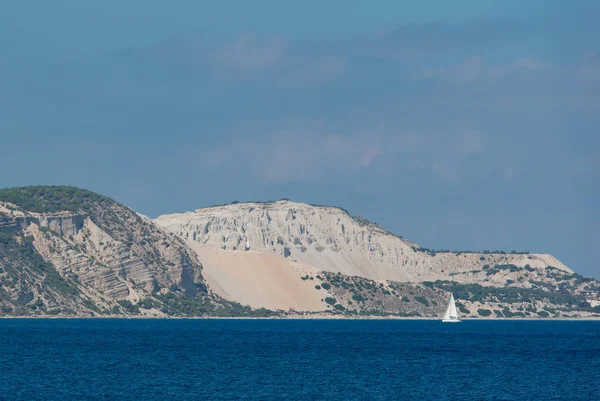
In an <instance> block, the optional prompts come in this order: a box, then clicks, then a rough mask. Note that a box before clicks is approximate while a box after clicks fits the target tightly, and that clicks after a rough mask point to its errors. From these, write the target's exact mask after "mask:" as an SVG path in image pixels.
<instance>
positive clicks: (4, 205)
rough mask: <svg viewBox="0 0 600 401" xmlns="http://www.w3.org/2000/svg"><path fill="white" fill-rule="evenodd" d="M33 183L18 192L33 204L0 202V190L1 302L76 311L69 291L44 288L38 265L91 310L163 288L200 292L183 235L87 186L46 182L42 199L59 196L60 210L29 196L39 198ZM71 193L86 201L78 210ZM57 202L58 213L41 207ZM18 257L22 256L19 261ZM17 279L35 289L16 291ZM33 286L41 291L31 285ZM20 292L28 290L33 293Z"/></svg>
mask: <svg viewBox="0 0 600 401" xmlns="http://www.w3.org/2000/svg"><path fill="white" fill-rule="evenodd" d="M38 188H39V187H33V188H31V189H29V188H24V189H22V190H21V191H30V192H31V196H28V197H24V198H25V199H26V200H27V202H28V203H31V204H32V206H31V208H32V209H34V210H28V209H26V208H25V207H23V206H21V205H20V204H17V203H15V202H8V201H5V200H3V199H2V196H3V191H2V190H0V235H2V236H3V237H2V238H3V241H4V242H6V244H7V245H6V247H5V248H4V251H2V250H1V249H0V283H4V284H3V286H2V287H1V288H0V304H2V301H1V299H2V291H4V292H5V293H7V294H8V293H10V294H11V295H10V296H7V297H6V299H7V300H8V299H13V300H16V301H18V302H17V304H15V305H16V306H15V305H13V306H12V308H16V307H17V306H18V305H21V304H23V305H30V304H31V303H32V302H36V301H39V302H40V304H43V305H54V306H55V307H56V308H62V309H60V310H62V311H68V312H69V313H76V312H77V311H78V310H82V304H81V302H75V300H71V295H73V294H69V291H70V290H69V291H67V292H66V293H65V294H56V293H52V292H51V293H47V292H45V291H44V290H43V287H44V286H45V284H44V283H45V281H47V280H49V276H48V274H47V272H45V270H44V269H50V268H51V269H52V271H53V273H51V274H52V275H54V274H56V275H57V277H54V279H56V280H63V281H64V282H65V283H66V285H68V286H70V287H72V288H73V289H74V290H76V291H77V293H78V294H79V295H78V296H81V297H84V298H85V299H87V303H88V306H90V307H89V308H87V310H90V308H91V310H92V311H94V310H95V311H96V312H97V311H98V310H102V308H101V307H100V305H102V307H104V308H108V309H110V308H112V307H116V308H117V309H119V310H120V311H121V312H123V310H122V305H121V304H120V303H119V302H122V301H123V302H124V301H127V302H129V303H136V302H138V301H140V300H143V299H145V298H148V297H151V296H153V295H160V294H166V293H169V292H175V293H182V294H186V296H190V297H195V296H196V295H197V294H198V293H199V292H201V293H203V294H207V287H206V285H205V284H204V279H203V277H202V265H201V263H200V262H199V260H198V259H197V257H196V255H195V254H194V253H193V252H190V251H189V250H188V248H187V247H186V246H185V244H184V243H183V241H182V240H180V239H179V238H176V237H174V236H173V235H171V234H169V233H167V232H165V231H164V230H162V229H161V228H159V227H157V226H156V225H155V224H154V223H152V221H150V220H149V219H148V218H144V217H142V216H140V215H138V214H137V213H135V212H134V211H132V210H131V209H129V208H127V207H125V206H123V205H120V204H118V203H116V202H114V201H112V200H109V199H108V198H104V197H100V196H98V195H95V194H92V193H88V192H87V191H83V190H76V189H71V188H68V187H66V188H67V189H64V188H65V187H57V188H54V187H45V188H44V189H43V193H44V196H45V197H50V196H49V195H48V194H49V193H50V194H51V196H52V198H51V199H56V198H61V197H62V198H66V199H67V200H68V201H70V202H71V204H70V205H69V206H70V208H71V209H72V210H64V211H60V206H61V205H60V204H58V205H57V204H53V203H49V201H45V202H42V200H40V201H38V202H35V199H34V200H33V201H32V200H31V198H32V197H35V196H39V197H40V198H42V196H40V195H39V192H40V190H39V189H38ZM48 188H49V189H48ZM65 192H67V194H65ZM82 193H83V194H82ZM88 194H90V195H88ZM11 195H12V196H13V197H14V195H13V192H9V193H8V195H6V196H7V197H10V196H11ZM77 196H79V197H80V198H82V199H84V200H85V199H93V201H89V202H84V201H82V202H81V205H80V209H81V210H77V204H75V205H73V204H72V203H73V202H72V201H71V199H73V198H75V197H77ZM44 200H45V198H44ZM57 208H58V209H59V211H52V212H45V211H44V210H45V209H52V210H54V209H57ZM73 209H74V210H73ZM9 255H10V257H9ZM19 255H20V256H19ZM2 256H4V258H3V257H2ZM17 257H19V258H21V259H22V260H21V259H19V260H21V261H20V262H19V263H18V264H17V263H16V261H15V258H17ZM44 263H45V264H44ZM14 266H19V269H15V268H14ZM25 277H26V278H27V279H26V280H25V279H24V278H25ZM56 280H55V281H56ZM22 282H23V283H24V282H28V283H29V284H28V285H23V287H27V288H29V287H33V288H34V290H32V289H31V288H29V290H28V291H22V290H21V289H20V287H22V285H21V284H20V283H22ZM38 287H39V288H42V290H39V291H37V290H35V288H38ZM63 287H64V286H63ZM65 288H66V287H65ZM63 289H64V288H63ZM22 293H23V294H32V295H31V296H33V298H32V299H29V297H30V296H29V295H27V296H25V295H23V294H22ZM15 294H17V295H15ZM18 294H21V295H18ZM16 301H15V302H16ZM25 301H26V302H25ZM55 301H56V302H55ZM11 302H12V301H11ZM92 305H94V306H93V307H92ZM125 305H129V304H128V303H126V304H125ZM6 308H8V306H6ZM134 309H135V308H134ZM25 310H27V309H25ZM83 310H86V307H83Z"/></svg>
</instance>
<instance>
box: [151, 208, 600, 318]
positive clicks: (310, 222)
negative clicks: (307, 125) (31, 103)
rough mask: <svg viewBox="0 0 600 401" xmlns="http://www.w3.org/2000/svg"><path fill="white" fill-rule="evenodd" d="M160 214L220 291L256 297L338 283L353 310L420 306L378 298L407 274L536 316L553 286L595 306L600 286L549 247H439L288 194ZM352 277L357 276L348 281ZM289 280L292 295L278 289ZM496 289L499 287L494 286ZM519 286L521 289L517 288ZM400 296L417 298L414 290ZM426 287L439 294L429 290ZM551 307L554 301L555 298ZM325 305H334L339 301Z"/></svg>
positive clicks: (308, 303)
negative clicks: (537, 250) (590, 296)
mask: <svg viewBox="0 0 600 401" xmlns="http://www.w3.org/2000/svg"><path fill="white" fill-rule="evenodd" d="M155 222H156V223H157V224H158V225H160V226H162V227H164V228H165V229H167V230H169V231H170V232H172V233H173V234H176V235H177V236H179V237H180V238H182V239H183V240H185V241H186V242H187V244H188V245H189V246H190V247H191V248H192V249H194V250H195V251H196V252H197V253H198V255H199V257H200V259H201V260H202V261H203V263H204V266H205V270H204V272H205V277H206V279H207V282H208V283H209V285H210V286H211V287H212V288H214V289H215V291H216V292H217V293H219V294H220V295H222V296H223V297H226V298H228V299H232V300H236V301H239V302H242V303H248V304H250V305H252V306H259V305H263V306H264V305H268V306H270V307H279V308H285V307H286V306H288V307H293V308H298V307H300V308H304V309H308V310H313V309H315V308H317V309H318V308H319V307H322V306H320V305H315V302H316V301H315V300H319V301H321V300H324V299H325V298H326V297H327V296H328V295H331V294H332V292H334V293H338V298H340V297H343V298H344V299H346V298H347V302H345V303H341V304H340V305H341V306H340V307H338V308H339V310H341V307H344V310H345V311H348V310H350V311H355V312H356V313H360V312H361V311H362V312H363V313H365V312H366V311H368V310H378V311H379V312H385V313H394V312H396V313H402V314H407V313H415V312H417V311H416V310H415V309H414V308H412V307H411V306H410V305H408V303H406V304H402V303H397V302H391V303H389V307H385V308H383V307H380V308H379V309H377V304H378V302H379V301H381V304H380V306H381V305H384V304H386V302H387V301H385V300H384V298H385V297H386V296H389V294H387V293H388V292H389V293H390V294H391V291H392V290H391V288H392V287H393V286H399V285H400V284H397V283H411V285H412V286H413V287H414V288H419V289H423V287H427V288H428V289H433V290H436V291H439V293H442V294H443V293H445V294H448V293H447V292H446V291H448V290H449V289H453V291H457V292H460V293H461V295H462V301H461V302H462V306H463V314H466V315H471V316H479V315H480V314H478V310H479V309H488V310H489V311H490V313H492V310H494V311H495V310H498V311H499V312H498V313H497V314H495V315H494V314H492V316H499V317H501V316H504V317H513V316H520V314H522V315H523V316H530V317H533V316H539V315H538V314H537V311H538V309H539V311H540V312H542V309H541V308H543V307H542V304H543V305H544V306H546V303H545V302H546V301H545V300H547V299H548V296H549V295H548V293H552V294H554V295H556V296H559V295H560V296H564V297H565V299H562V298H561V299H555V300H554V301H556V302H559V303H560V302H564V304H565V305H567V304H569V305H571V304H577V305H579V304H580V306H581V308H580V309H581V312H582V313H584V314H585V313H587V312H586V311H589V313H593V310H592V306H591V304H590V303H589V302H588V303H586V301H585V300H584V298H585V297H584V294H587V292H586V291H588V290H590V289H591V290H592V292H594V291H597V290H598V289H599V288H600V287H598V282H596V281H595V280H592V279H585V278H583V277H581V276H579V275H577V274H575V273H574V272H573V271H572V270H571V269H569V268H568V267H567V266H565V265H564V264H563V263H561V262H560V261H559V260H557V259H556V258H554V257H553V256H551V255H547V254H530V253H528V252H512V253H506V252H501V251H495V252H491V251H485V252H470V251H467V252H465V251H457V252H451V251H434V250H430V249H427V248H423V247H421V246H419V245H417V244H415V243H413V242H411V241H409V240H408V239H405V238H403V237H401V236H399V235H396V234H393V233H391V232H389V231H387V230H385V229H384V228H382V227H380V226H379V225H377V224H375V223H372V222H369V221H368V220H366V219H363V218H360V217H355V216H351V215H350V214H349V213H348V212H347V211H346V210H344V209H342V208H339V207H331V206H318V205H308V204H302V203H295V202H292V201H289V200H287V199H286V200H281V201H270V202H247V203H240V202H234V203H232V204H229V205H220V206H213V207H205V208H201V209H198V210H196V211H193V212H187V213H177V214H170V215H165V216H160V217H158V218H157V219H156V220H155ZM267 255H268V256H267ZM282 272H285V273H286V274H285V275H283V274H282ZM290 272H295V273H294V274H295V275H292V274H291V273H290ZM334 273H335V274H334ZM332 274H334V275H333V276H332ZM336 275H337V276H336ZM317 276H318V277H317ZM297 277H308V279H306V280H305V281H310V284H311V287H315V286H320V287H321V290H320V291H313V293H312V294H309V295H300V294H305V291H306V289H305V288H303V285H304V284H303V283H302V282H301V281H300V282H299V281H298V280H297ZM332 277H343V279H340V280H341V281H340V284H339V286H340V288H339V289H340V291H338V290H336V289H335V286H334V287H333V289H331V290H329V291H325V290H323V289H322V288H323V286H322V285H321V283H322V282H323V283H325V285H326V286H327V285H328V284H327V283H328V282H329V281H327V280H328V278H332ZM352 277H356V279H351V278H352ZM364 280H369V281H372V282H374V283H377V284H376V286H377V288H383V289H384V290H383V291H379V292H380V294H379V295H378V297H379V298H380V299H373V296H368V295H367V300H371V299H372V300H373V301H374V302H372V304H371V303H369V302H368V301H364V300H361V301H359V302H356V300H355V301H354V302H352V298H353V296H354V298H358V299H361V298H364V296H363V295H364V294H363V293H362V292H361V290H364V288H366V286H365V285H363V284H360V285H358V284H357V283H358V282H359V281H364ZM338 281H339V280H338ZM349 281H354V284H348V282H349ZM342 282H345V283H346V284H341V283H342ZM266 283H268V284H266ZM249 285H251V286H255V287H257V291H250V290H249V288H248V286H249ZM457 285H458V286H459V287H460V288H457V287H456V286H457ZM357 286H358V287H360V290H359V289H357ZM382 286H383V287H382ZM345 287H349V288H345ZM367 287H368V286H367ZM405 287H406V286H403V287H402V288H405ZM283 288H286V290H285V293H286V294H287V295H288V297H287V298H286V297H284V296H283V294H281V292H282V289H283ZM341 289H345V290H348V291H341ZM405 289H406V288H405ZM498 289H500V290H501V291H500V292H498ZM415 291H416V290H413V291H412V292H415ZM346 292H347V293H348V294H345V293H346ZM395 292H396V295H395V296H394V297H393V298H396V299H402V296H403V294H401V293H400V292H399V291H395ZM409 292H410V291H409ZM295 293H298V297H299V298H294V299H290V296H289V295H290V294H295ZM342 293H344V294H345V295H344V294H342ZM492 293H494V294H496V295H489V294H492ZM516 293H518V294H520V295H518V296H517V297H516V298H515V295H514V294H516ZM361 294H363V295H361ZM503 294H504V295H503ZM334 295H335V294H334ZM392 295H393V294H392ZM554 295H553V296H554ZM404 296H405V297H407V298H411V297H410V294H404ZM423 296H429V297H433V294H432V293H428V294H424V295H423ZM446 296H447V295H446ZM569 297H572V298H569ZM375 298H377V297H375ZM559 298H560V297H559ZM567 298H568V299H567ZM503 299H506V300H509V299H510V300H511V302H512V305H505V303H504V302H502V300H503ZM516 299H520V300H522V301H523V302H524V303H530V304H531V305H535V306H531V305H530V306H529V309H531V310H530V311H526V310H525V307H524V306H523V305H522V303H523V302H519V305H516ZM322 302H324V301H322ZM436 302H437V301H436ZM592 303H594V302H592ZM413 305H414V304H413ZM561 305H562V304H561ZM326 306H327V305H326ZM505 308H508V310H507V311H506V313H504V312H502V311H503V310H504V309H505ZM519 308H522V310H521V309H519ZM548 308H550V310H552V311H554V310H555V308H554V307H552V306H548ZM586 308H587V309H586ZM328 309H330V310H334V309H335V304H334V305H330V306H328ZM574 309H577V308H575V307H571V306H568V307H565V314H566V315H569V314H570V313H571V312H573V313H576V312H575V311H574ZM584 309H586V310H584ZM533 310H535V313H533V312H532V311H533ZM572 310H573V311H572ZM430 312H432V311H430ZM420 313H424V311H420ZM483 313H484V314H485V313H486V312H483ZM515 314H516V315H515ZM559 314H560V313H559ZM542 315H545V313H543V312H542ZM552 315H554V312H553V313H552Z"/></svg>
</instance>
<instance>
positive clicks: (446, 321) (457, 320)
mask: <svg viewBox="0 0 600 401" xmlns="http://www.w3.org/2000/svg"><path fill="white" fill-rule="evenodd" d="M442 323H460V319H442Z"/></svg>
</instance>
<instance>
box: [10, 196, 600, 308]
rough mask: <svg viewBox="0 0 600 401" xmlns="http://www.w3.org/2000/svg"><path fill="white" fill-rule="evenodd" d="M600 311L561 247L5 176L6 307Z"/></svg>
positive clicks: (287, 204) (296, 206) (594, 289)
mask: <svg viewBox="0 0 600 401" xmlns="http://www.w3.org/2000/svg"><path fill="white" fill-rule="evenodd" d="M450 292H452V293H453V294H454V296H455V298H457V306H458V308H459V311H460V313H461V315H462V316H463V317H492V318H493V317H523V318H547V317H573V318H581V317H594V316H600V306H597V305H596V303H600V301H598V300H597V296H598V293H600V283H599V282H598V281H596V280H593V279H588V278H584V277H581V276H580V275H578V274H576V273H573V271H571V270H570V269H569V268H568V267H566V266H565V265H563V264H562V263H561V262H560V261H558V260H556V259H555V258H553V257H552V256H550V255H545V254H528V253H519V254H517V253H514V254H506V253H502V252H485V253H474V252H449V251H437V252H436V251H433V250H429V249H426V248H422V247H420V246H419V245H417V244H415V243H413V242H410V241H409V240H406V239H404V238H402V237H400V236H398V235H395V234H393V233H390V232H389V231H387V230H385V229H383V228H382V227H380V226H378V225H376V224H374V223H371V222H369V221H367V220H365V219H362V218H358V217H353V216H351V215H349V214H348V213H347V212H346V211H345V210H344V209H341V208H337V207H327V206H312V205H306V204H300V203H294V202H291V201H289V200H282V201H273V202H251V203H239V202H236V203H234V204H231V205H223V206H215V207H208V208H203V209H198V210H196V211H195V212H189V213H180V214H173V215H166V216H161V217H159V218H158V219H156V220H155V221H152V220H150V219H148V218H146V217H144V216H142V215H140V214H138V213H136V212H134V211H133V210H131V209H130V208H128V207H126V206H124V205H122V204H120V203H118V202H116V201H114V200H112V199H110V198H108V197H105V196H102V195H99V194H96V193H93V192H90V191H86V190H83V189H79V188H74V187H65V186H35V187H22V188H8V189H0V316H38V317H45V316H76V317H91V316H96V317H98V316H113V317H136V316H139V317H144V316H145V317H171V316H182V317H186V316H201V317H202V316H204V317H211V316H248V317H269V316H282V317H283V316H291V317H299V316H305V315H308V316H320V317H323V316H325V317H326V316H337V317H360V316H398V317H436V318H437V317H439V316H440V314H441V313H442V312H443V310H444V308H445V305H446V302H447V299H448V297H449V294H450Z"/></svg>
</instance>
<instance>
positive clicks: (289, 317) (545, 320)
mask: <svg viewBox="0 0 600 401" xmlns="http://www.w3.org/2000/svg"><path fill="white" fill-rule="evenodd" d="M2 319H6V320H27V319H37V320H45V319H58V320H60V319H63V320H77V319H81V320H102V319H119V320H120V319H123V320H407V321H419V320H421V321H439V322H441V318H437V317H394V316H385V317H380V316H360V317H334V316H286V317H282V316H272V317H248V316H237V317H220V316H164V317H163V316H0V320H2ZM461 321H463V322H464V321H469V322H473V321H527V322H552V321H555V322H565V321H581V322H584V321H600V317H581V318H574V317H571V318H568V317H557V318H518V317H517V318H514V317H504V318H484V317H482V318H464V319H461Z"/></svg>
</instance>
